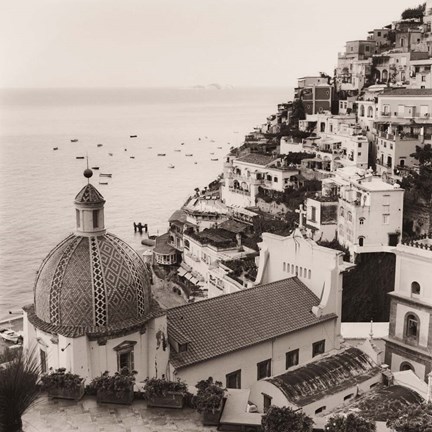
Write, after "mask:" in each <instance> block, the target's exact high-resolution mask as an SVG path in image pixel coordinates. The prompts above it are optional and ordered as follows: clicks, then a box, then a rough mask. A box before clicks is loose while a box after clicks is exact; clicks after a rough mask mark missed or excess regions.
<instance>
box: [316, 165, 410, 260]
mask: <svg viewBox="0 0 432 432" xmlns="http://www.w3.org/2000/svg"><path fill="white" fill-rule="evenodd" d="M335 194H336V195H337V196H338V197H339V199H338V201H339V208H338V239H339V242H340V243H341V244H343V245H344V246H346V247H348V248H349V249H350V250H351V251H353V252H355V253H361V252H373V251H379V250H385V247H386V246H395V245H396V244H397V243H398V240H399V237H400V234H401V232H402V217H403V194H404V190H403V189H401V188H400V187H399V186H398V185H397V184H395V185H391V184H388V183H386V182H384V181H382V180H381V178H379V177H376V176H372V175H371V174H370V173H363V174H361V172H359V173H356V172H355V171H353V170H339V171H338V172H337V173H336V175H335V176H334V177H332V178H328V179H324V180H323V195H335ZM383 248H384V249H383Z"/></svg>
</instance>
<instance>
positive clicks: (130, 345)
mask: <svg viewBox="0 0 432 432" xmlns="http://www.w3.org/2000/svg"><path fill="white" fill-rule="evenodd" d="M135 344H136V341H124V342H122V343H121V344H120V345H117V346H115V347H114V348H113V349H114V351H117V370H118V371H120V370H121V369H122V368H124V367H127V368H128V369H129V370H134V369H135V367H134V346H135Z"/></svg>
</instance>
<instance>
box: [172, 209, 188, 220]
mask: <svg viewBox="0 0 432 432" xmlns="http://www.w3.org/2000/svg"><path fill="white" fill-rule="evenodd" d="M186 217H187V216H186V213H185V212H184V211H183V210H176V211H175V212H174V213H173V214H172V215H171V217H170V218H169V219H168V222H180V223H185V222H186Z"/></svg>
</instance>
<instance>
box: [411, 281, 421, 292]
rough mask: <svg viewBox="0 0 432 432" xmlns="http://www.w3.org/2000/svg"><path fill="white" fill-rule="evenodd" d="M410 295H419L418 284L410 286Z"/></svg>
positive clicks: (414, 283)
mask: <svg viewBox="0 0 432 432" xmlns="http://www.w3.org/2000/svg"><path fill="white" fill-rule="evenodd" d="M411 294H420V284H419V283H418V282H413V283H412V284H411Z"/></svg>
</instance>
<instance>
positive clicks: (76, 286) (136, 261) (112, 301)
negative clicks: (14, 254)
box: [34, 233, 151, 327]
mask: <svg viewBox="0 0 432 432" xmlns="http://www.w3.org/2000/svg"><path fill="white" fill-rule="evenodd" d="M34 292H35V312H36V315H37V316H38V318H40V319H41V320H42V321H45V322H47V323H51V324H54V325H58V326H79V327H87V326H98V327H99V326H111V325H118V324H119V323H121V322H122V321H127V320H129V319H131V318H136V319H137V318H141V317H142V318H144V317H146V316H147V315H148V313H149V311H150V304H151V285H150V275H149V271H148V270H147V268H146V266H145V264H144V262H143V261H142V260H141V258H140V257H139V255H138V254H137V253H136V252H135V251H134V250H133V249H132V248H131V247H130V246H128V245H127V244H126V243H125V242H124V241H122V240H120V239H119V238H118V237H116V236H114V235H112V234H108V233H107V234H104V235H102V236H94V237H84V236H76V235H74V234H72V235H70V236H69V237H67V238H66V239H65V240H64V241H63V242H61V243H60V244H59V245H57V246H56V247H55V248H54V249H53V250H52V251H51V253H50V254H49V255H48V256H47V257H46V259H45V260H44V261H43V263H42V265H41V267H40V269H39V271H38V276H37V279H36V284H35V291H34Z"/></svg>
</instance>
